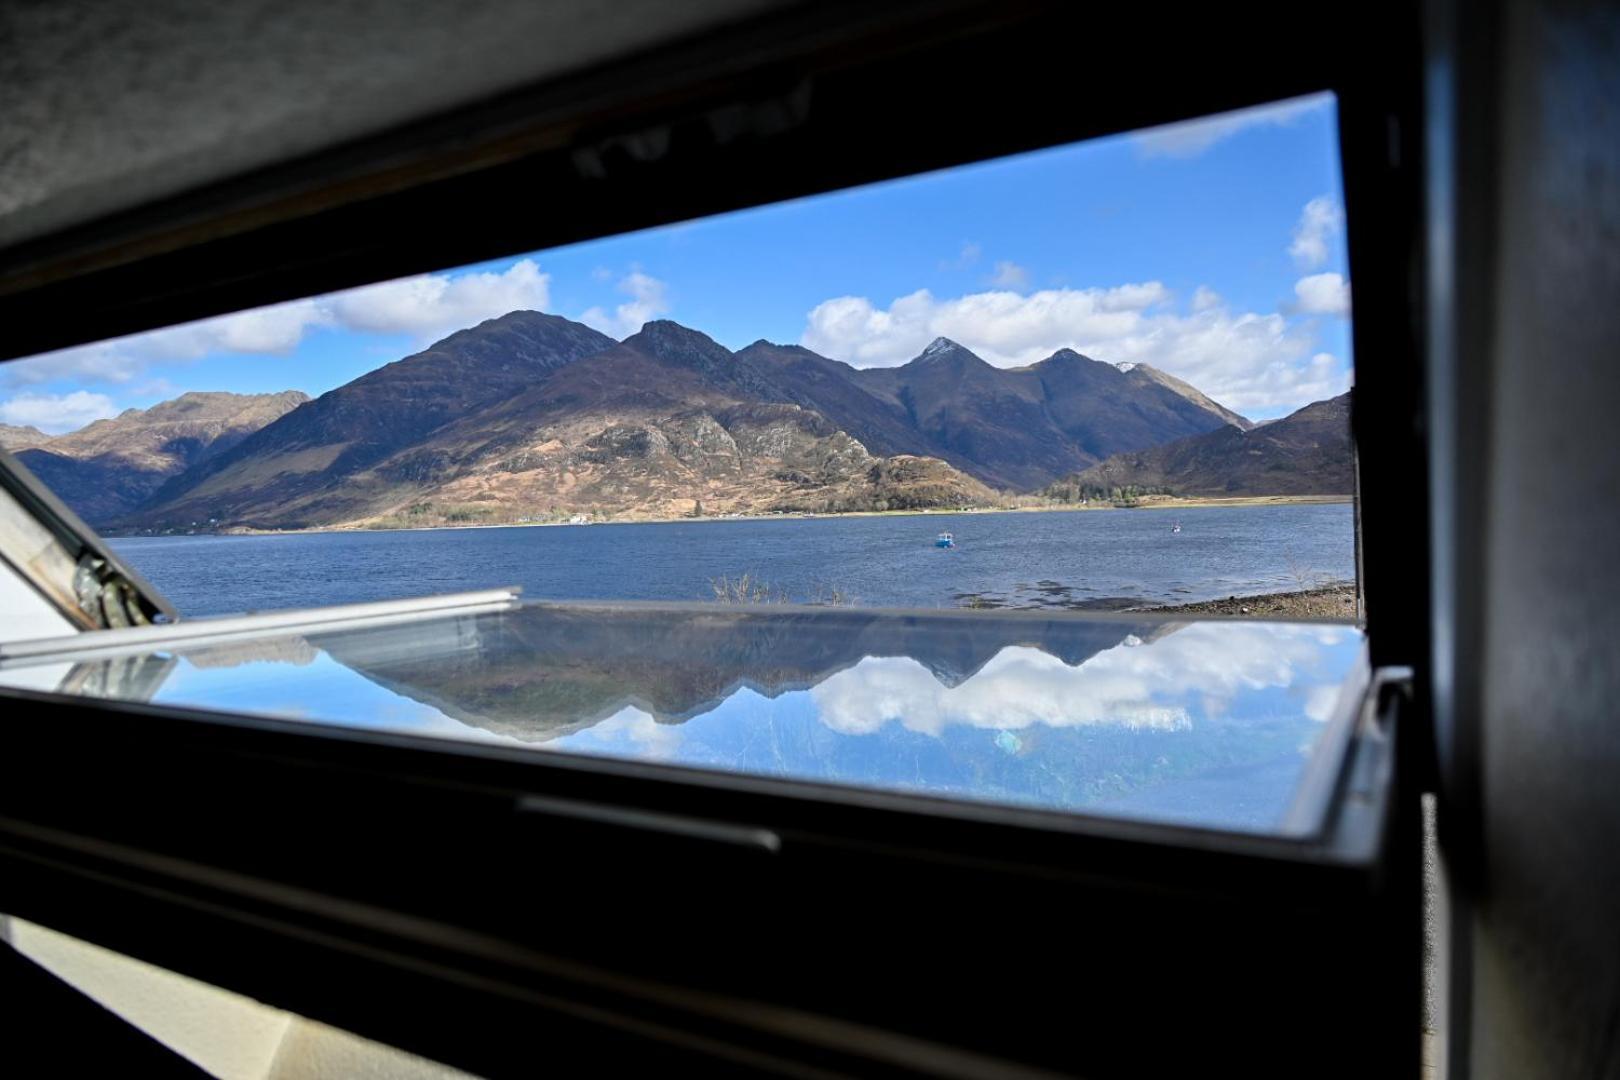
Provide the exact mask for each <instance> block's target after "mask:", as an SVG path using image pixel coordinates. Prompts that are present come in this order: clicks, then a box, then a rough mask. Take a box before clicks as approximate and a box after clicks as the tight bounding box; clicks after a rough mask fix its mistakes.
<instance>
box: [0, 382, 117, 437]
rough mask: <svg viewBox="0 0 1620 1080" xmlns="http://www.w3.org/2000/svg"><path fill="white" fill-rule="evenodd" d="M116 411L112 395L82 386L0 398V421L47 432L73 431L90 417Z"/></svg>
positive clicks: (114, 413) (111, 414)
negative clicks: (61, 390)
mask: <svg viewBox="0 0 1620 1080" xmlns="http://www.w3.org/2000/svg"><path fill="white" fill-rule="evenodd" d="M117 415H118V407H117V406H115V405H114V404H113V402H112V398H110V397H108V396H107V395H106V394H92V393H90V392H89V391H86V390H75V391H73V392H72V393H71V394H36V393H32V392H25V393H21V394H18V395H16V396H15V397H13V398H10V399H9V400H6V401H0V423H4V424H18V425H26V426H31V427H37V428H39V429H40V430H41V431H44V432H46V433H48V434H51V435H60V434H61V433H63V432H65V431H76V430H78V429H79V428H82V427H84V425H86V424H88V423H91V422H92V421H95V420H105V419H106V418H107V417H109V416H117Z"/></svg>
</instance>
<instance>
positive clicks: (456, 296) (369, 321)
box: [318, 259, 551, 338]
mask: <svg viewBox="0 0 1620 1080" xmlns="http://www.w3.org/2000/svg"><path fill="white" fill-rule="evenodd" d="M550 302H551V275H549V274H544V273H541V272H540V268H539V267H538V266H536V265H535V263H534V260H533V259H521V260H519V261H518V262H515V263H513V264H512V265H511V267H509V268H508V269H507V270H506V271H504V272H503V273H498V274H497V273H489V272H486V273H479V274H462V275H460V276H458V277H451V276H449V275H447V274H419V275H417V276H416V277H409V278H401V279H399V280H398V281H385V282H383V283H381V284H379V285H367V286H364V287H363V288H359V289H351V290H349V291H348V292H342V293H335V294H333V295H332V296H329V297H326V298H325V299H324V300H321V301H319V302H318V303H319V304H321V305H322V306H323V307H324V309H325V311H326V312H328V313H329V314H330V318H331V321H332V322H334V323H335V324H337V325H339V326H341V327H343V328H344V329H347V330H362V331H371V332H372V333H379V334H401V333H404V334H413V335H415V336H417V337H419V338H438V337H442V336H443V335H444V334H447V333H449V332H450V331H452V330H459V329H461V328H463V327H467V326H472V325H474V324H475V323H480V322H482V321H484V320H485V319H493V318H495V317H496V316H499V315H505V314H506V313H507V312H509V311H519V310H525V309H528V310H534V311H543V310H544V309H545V308H546V307H547V306H548V305H549V304H550Z"/></svg>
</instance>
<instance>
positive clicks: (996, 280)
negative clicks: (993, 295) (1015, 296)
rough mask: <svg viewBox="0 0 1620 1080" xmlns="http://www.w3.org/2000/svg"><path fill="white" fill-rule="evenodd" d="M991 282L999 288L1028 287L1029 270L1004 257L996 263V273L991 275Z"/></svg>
mask: <svg viewBox="0 0 1620 1080" xmlns="http://www.w3.org/2000/svg"><path fill="white" fill-rule="evenodd" d="M990 284H992V285H994V286H995V287H996V288H998V289H1026V288H1028V287H1029V271H1028V270H1026V269H1024V268H1023V267H1022V266H1019V265H1018V264H1017V263H1015V262H1010V261H1008V260H1006V259H1002V260H1001V261H1000V262H998V263H996V271H995V273H993V274H991V275H990Z"/></svg>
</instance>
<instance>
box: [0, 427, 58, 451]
mask: <svg viewBox="0 0 1620 1080" xmlns="http://www.w3.org/2000/svg"><path fill="white" fill-rule="evenodd" d="M50 441H51V436H49V435H47V434H45V433H44V432H43V431H41V430H39V428H37V427H30V426H28V425H20V426H19V425H16V424H0V450H10V451H11V452H12V453H16V452H17V451H18V450H26V449H28V448H29V447H30V446H44V445H45V444H46V443H48V442H50Z"/></svg>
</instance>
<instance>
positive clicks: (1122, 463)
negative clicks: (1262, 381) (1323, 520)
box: [1062, 394, 1355, 496]
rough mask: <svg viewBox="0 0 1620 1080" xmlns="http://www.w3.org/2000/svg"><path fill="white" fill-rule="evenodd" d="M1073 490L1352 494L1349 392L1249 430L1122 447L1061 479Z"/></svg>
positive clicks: (1176, 493)
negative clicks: (1132, 448)
mask: <svg viewBox="0 0 1620 1080" xmlns="http://www.w3.org/2000/svg"><path fill="white" fill-rule="evenodd" d="M1062 486H1063V487H1065V488H1068V489H1070V490H1103V491H1107V490H1110V489H1112V488H1116V487H1117V488H1124V487H1129V486H1135V487H1139V488H1158V489H1164V490H1167V491H1169V492H1170V493H1171V494H1175V495H1217V496H1218V495H1233V496H1237V495H1349V494H1352V493H1353V492H1354V490H1355V476H1354V465H1353V458H1352V454H1351V448H1350V395H1349V394H1341V395H1340V396H1339V397H1336V398H1330V399H1329V400H1327V401H1318V402H1316V403H1314V404H1312V405H1307V406H1305V407H1304V408H1303V409H1300V410H1299V411H1298V412H1295V413H1291V414H1290V415H1288V416H1285V417H1283V418H1282V419H1281V420H1276V421H1273V422H1271V423H1269V424H1262V425H1261V426H1259V427H1255V428H1251V429H1250V430H1248V431H1242V430H1239V429H1238V428H1235V427H1227V428H1223V429H1222V430H1220V431H1214V432H1210V433H1209V434H1207V435H1199V436H1195V437H1193V438H1189V439H1179V440H1177V441H1175V442H1172V443H1168V444H1166V445H1164V446H1159V447H1154V448H1153V449H1151V450H1144V451H1141V452H1139V453H1130V454H1119V455H1116V456H1114V457H1111V458H1109V459H1108V460H1107V461H1104V462H1102V463H1101V464H1099V465H1096V466H1093V467H1092V468H1089V469H1086V470H1084V471H1082V472H1080V473H1077V474H1076V475H1074V476H1071V477H1068V478H1067V479H1065V480H1064V481H1063V482H1062Z"/></svg>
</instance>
